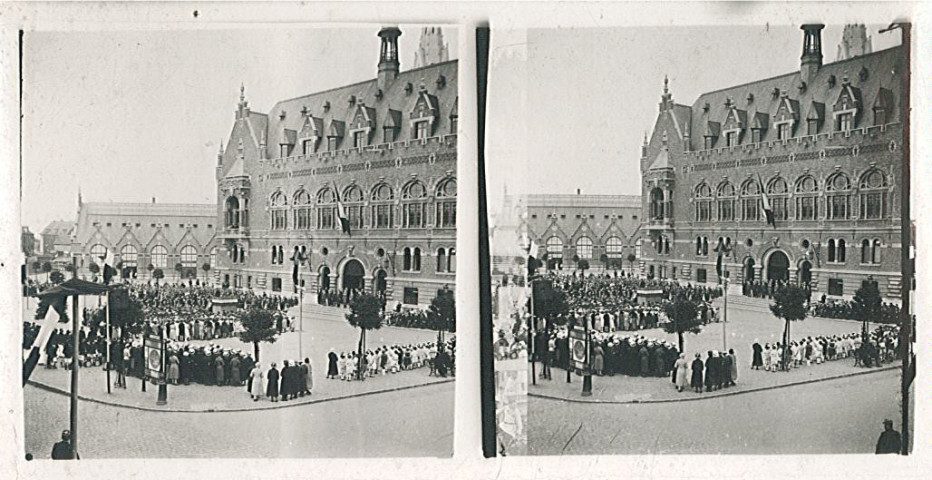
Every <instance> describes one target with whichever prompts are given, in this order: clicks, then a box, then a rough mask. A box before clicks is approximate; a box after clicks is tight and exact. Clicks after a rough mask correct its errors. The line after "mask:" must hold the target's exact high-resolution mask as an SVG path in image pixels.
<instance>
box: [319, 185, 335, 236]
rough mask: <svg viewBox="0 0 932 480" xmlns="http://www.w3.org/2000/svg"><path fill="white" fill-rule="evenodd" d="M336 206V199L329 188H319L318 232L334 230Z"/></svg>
mask: <svg viewBox="0 0 932 480" xmlns="http://www.w3.org/2000/svg"><path fill="white" fill-rule="evenodd" d="M336 204H337V197H336V195H334V193H333V189H331V188H330V187H324V188H321V189H320V190H319V191H318V192H317V228H318V229H319V230H329V229H333V228H334V224H335V222H334V217H335V216H336V213H335V211H336V208H337V207H336Z"/></svg>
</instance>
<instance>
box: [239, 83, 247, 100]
mask: <svg viewBox="0 0 932 480" xmlns="http://www.w3.org/2000/svg"><path fill="white" fill-rule="evenodd" d="M244 100H246V85H245V84H244V83H242V82H240V84H239V101H241V102H242V101H244Z"/></svg>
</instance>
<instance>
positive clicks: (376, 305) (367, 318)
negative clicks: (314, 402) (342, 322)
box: [346, 293, 382, 380]
mask: <svg viewBox="0 0 932 480" xmlns="http://www.w3.org/2000/svg"><path fill="white" fill-rule="evenodd" d="M349 308H350V311H349V313H347V314H346V321H347V322H349V324H350V326H352V327H353V328H358V329H359V365H358V366H357V368H356V375H357V378H358V379H359V380H363V379H365V367H364V365H365V364H364V363H363V362H364V360H365V358H366V355H365V353H366V332H367V331H369V330H378V329H380V328H382V302H381V301H380V300H379V297H376V296H375V295H372V294H369V293H364V294H362V295H359V296H358V297H356V298H354V299H353V300H352V301H350V304H349Z"/></svg>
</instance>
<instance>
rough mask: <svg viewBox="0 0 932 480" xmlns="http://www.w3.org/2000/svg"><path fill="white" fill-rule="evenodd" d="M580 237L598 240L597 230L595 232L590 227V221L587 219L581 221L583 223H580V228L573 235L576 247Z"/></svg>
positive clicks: (572, 238) (572, 239)
mask: <svg viewBox="0 0 932 480" xmlns="http://www.w3.org/2000/svg"><path fill="white" fill-rule="evenodd" d="M580 237H589V238H598V235H596V233H595V230H593V229H592V227H590V226H589V221H588V219H587V218H585V217H583V218H582V219H581V221H580V222H579V226H578V227H576V231H574V232H573V235H572V236H571V237H570V239H571V241H572V243H573V245H574V246H575V245H576V241H577V240H579V238H580Z"/></svg>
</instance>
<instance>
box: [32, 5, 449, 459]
mask: <svg viewBox="0 0 932 480" xmlns="http://www.w3.org/2000/svg"><path fill="white" fill-rule="evenodd" d="M195 13H196V12H195ZM457 38H458V33H457V28H456V27H454V26H442V25H413V24H412V25H404V24H402V25H379V24H369V25H361V24H357V25H315V26H306V27H301V26H285V27H273V26H255V25H253V26H249V27H245V26H244V27H240V28H215V29H214V28H208V29H187V30H170V29H139V30H119V29H113V30H111V29H106V28H105V29H101V30H96V31H82V30H77V29H76V30H73V31H61V30H58V31H26V32H24V33H23V35H22V37H21V42H22V55H21V61H22V164H21V168H22V195H21V202H22V218H21V220H22V253H23V256H24V258H25V261H24V263H23V264H22V281H23V283H22V287H23V288H22V296H21V305H22V310H21V313H22V315H21V316H22V321H23V357H22V359H23V386H22V396H23V399H24V408H25V411H24V417H25V420H24V424H25V430H24V433H23V434H24V435H25V450H26V451H25V452H22V453H24V454H26V456H27V458H29V459H34V460H45V459H55V460H62V459H82V460H93V459H111V458H224V457H235V458H312V457H423V456H428V457H449V456H451V455H452V453H453V424H454V412H453V409H454V379H455V374H456V347H457V338H456V333H455V332H456V328H455V325H456V304H455V291H456V271H457V268H456V265H457V262H458V256H457V248H456V247H457V243H456V227H457V220H456V211H457V118H458V98H459V93H458V85H459V82H458V59H457V52H458V45H457V41H458V40H457ZM75 332H77V334H75Z"/></svg>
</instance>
